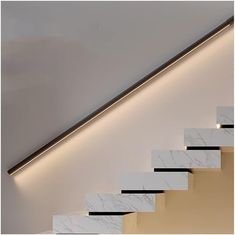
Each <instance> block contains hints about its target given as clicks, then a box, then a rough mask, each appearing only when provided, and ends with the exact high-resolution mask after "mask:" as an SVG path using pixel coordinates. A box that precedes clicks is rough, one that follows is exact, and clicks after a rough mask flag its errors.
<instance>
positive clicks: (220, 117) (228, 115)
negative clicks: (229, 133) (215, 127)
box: [216, 106, 234, 125]
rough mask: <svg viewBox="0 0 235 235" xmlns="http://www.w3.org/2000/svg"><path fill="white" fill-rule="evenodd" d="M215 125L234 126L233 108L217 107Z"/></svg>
mask: <svg viewBox="0 0 235 235" xmlns="http://www.w3.org/2000/svg"><path fill="white" fill-rule="evenodd" d="M216 123H217V124H220V125H234V107H232V106H225V107H217V109H216Z"/></svg>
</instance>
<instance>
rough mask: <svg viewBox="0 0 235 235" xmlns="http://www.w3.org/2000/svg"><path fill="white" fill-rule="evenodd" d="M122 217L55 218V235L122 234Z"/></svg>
mask: <svg viewBox="0 0 235 235" xmlns="http://www.w3.org/2000/svg"><path fill="white" fill-rule="evenodd" d="M122 223H123V222H122V216H80V215H55V216H53V232H54V233H117V234H119V233H122Z"/></svg>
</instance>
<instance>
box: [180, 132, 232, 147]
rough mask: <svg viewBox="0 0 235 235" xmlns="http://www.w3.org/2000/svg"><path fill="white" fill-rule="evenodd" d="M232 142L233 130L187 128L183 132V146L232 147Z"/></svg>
mask: <svg viewBox="0 0 235 235" xmlns="http://www.w3.org/2000/svg"><path fill="white" fill-rule="evenodd" d="M233 140H234V130H233V128H220V129H216V128H208V129H206V128H205V129H202V128H201V129H200V128H198V129H194V128H189V129H185V131H184V145H185V146H218V147H231V146H233V142H234V141H233Z"/></svg>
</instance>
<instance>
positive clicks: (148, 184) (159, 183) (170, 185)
mask: <svg viewBox="0 0 235 235" xmlns="http://www.w3.org/2000/svg"><path fill="white" fill-rule="evenodd" d="M189 176H190V173H189V172H186V171H185V172H139V173H126V174H123V175H122V176H121V190H122V191H138V190H139V191H149V190H151V191H152V190H156V191H157V190H188V188H189Z"/></svg>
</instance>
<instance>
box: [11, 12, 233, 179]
mask: <svg viewBox="0 0 235 235" xmlns="http://www.w3.org/2000/svg"><path fill="white" fill-rule="evenodd" d="M232 24H233V16H232V17H230V18H229V19H227V20H226V21H225V22H223V23H222V24H220V25H219V26H217V27H216V28H214V29H213V30H212V31H210V32H209V33H207V34H206V35H205V36H203V37H202V38H200V39H199V40H197V41H196V42H195V43H193V44H191V45H190V46H188V47H187V48H185V49H184V50H183V51H181V52H180V53H178V54H177V55H176V56H174V57H172V58H171V59H169V60H168V61H166V62H165V63H164V64H162V65H161V66H159V67H158V68H157V69H155V70H153V71H152V72H151V73H149V74H148V75H146V76H145V77H143V78H142V79H140V80H139V81H137V82H136V83H134V84H133V85H131V86H130V87H129V88H127V89H126V90H124V91H123V92H121V93H120V94H119V95H117V96H116V97H114V98H113V99H111V100H110V101H109V102H107V103H105V104H104V105H102V106H101V107H100V108H98V109H96V110H95V111H94V112H92V113H91V114H89V115H87V116H86V117H85V118H84V119H82V120H81V121H79V122H78V123H76V124H75V125H73V126H72V127H70V128H69V129H68V130H66V131H64V132H63V133H61V134H60V135H58V136H57V137H56V138H54V139H53V140H51V141H50V142H49V143H47V144H45V145H44V146H42V147H41V148H39V149H38V150H37V151H35V152H33V153H32V154H30V155H29V156H27V157H26V158H25V159H24V160H22V161H21V162H19V163H17V164H16V165H15V166H13V167H12V168H10V169H9V170H8V171H7V172H8V174H10V175H12V174H14V173H16V172H17V171H18V170H20V169H22V168H23V167H25V166H26V165H28V164H29V163H30V162H32V161H33V160H34V159H36V158H37V157H39V156H41V155H42V154H43V153H45V152H47V151H48V150H49V149H50V148H52V147H53V146H55V145H56V144H58V143H59V142H61V141H62V140H63V139H65V138H66V137H68V136H69V135H71V134H72V133H73V132H75V131H76V130H78V129H79V128H81V127H82V126H84V125H85V124H87V123H88V122H90V121H91V120H93V119H94V118H96V117H97V116H99V115H100V114H101V113H103V112H104V111H106V110H107V109H109V108H110V107H111V106H113V105H114V104H116V103H118V102H119V101H120V100H122V99H123V98H125V97H126V96H128V95H129V94H131V93H132V92H134V91H135V90H137V89H138V88H140V87H141V86H142V85H144V84H145V83H147V82H148V81H150V80H151V79H152V78H153V77H155V76H156V75H158V74H160V73H161V72H163V71H164V70H166V69H167V68H169V67H170V66H172V65H173V64H175V63H176V62H178V61H179V60H180V59H182V58H183V57H185V56H186V55H188V54H189V53H191V52H192V51H194V50H195V49H197V48H198V47H199V46H201V45H202V44H204V43H205V42H207V41H208V40H209V39H211V38H212V37H214V36H215V35H217V34H218V33H220V32H221V31H223V30H224V29H225V28H227V27H228V26H230V25H232Z"/></svg>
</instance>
